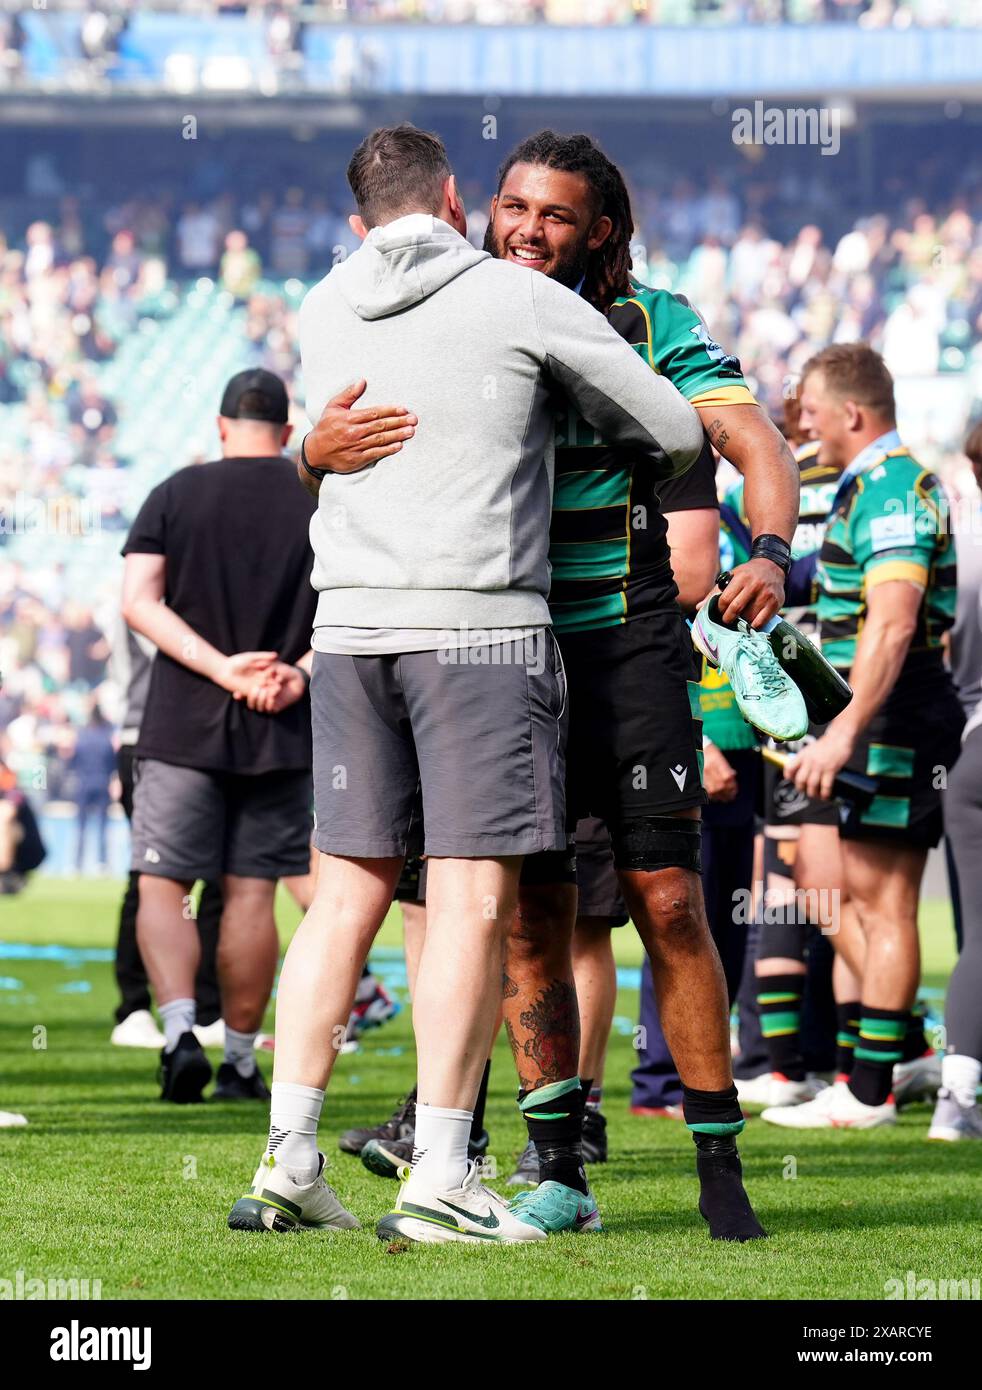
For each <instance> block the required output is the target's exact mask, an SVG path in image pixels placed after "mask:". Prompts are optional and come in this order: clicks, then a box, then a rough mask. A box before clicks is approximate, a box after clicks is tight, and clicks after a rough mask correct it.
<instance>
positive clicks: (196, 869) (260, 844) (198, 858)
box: [132, 758, 312, 882]
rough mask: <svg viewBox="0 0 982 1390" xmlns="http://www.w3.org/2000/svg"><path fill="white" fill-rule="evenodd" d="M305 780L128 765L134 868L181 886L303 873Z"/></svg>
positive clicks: (306, 855) (306, 853)
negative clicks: (223, 878) (192, 882)
mask: <svg viewBox="0 0 982 1390" xmlns="http://www.w3.org/2000/svg"><path fill="white" fill-rule="evenodd" d="M311 797H312V788H311V775H310V773H309V772H262V773H258V774H257V775H256V776H254V777H247V776H242V775H240V774H238V773H232V772H202V771H199V769H198V768H194V767H179V766H178V765H177V764H176V763H161V762H157V761H156V759H153V758H137V759H136V760H135V761H134V764H133V826H132V845H133V870H134V872H135V873H141V874H155V875H157V876H158V877H160V878H173V879H177V880H179V881H181V882H187V881H189V880H194V879H199V878H203V879H207V880H209V881H213V880H215V879H217V878H220V877H221V875H222V874H236V875H237V876H240V877H242V878H289V877H292V876H293V875H294V874H305V873H307V871H308V869H309V868H310V832H311V826H312V816H311Z"/></svg>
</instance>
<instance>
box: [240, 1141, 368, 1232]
mask: <svg viewBox="0 0 982 1390" xmlns="http://www.w3.org/2000/svg"><path fill="white" fill-rule="evenodd" d="M317 1157H318V1159H319V1160H320V1168H319V1169H318V1171H317V1176H316V1178H315V1179H314V1181H313V1182H310V1183H307V1184H306V1185H305V1186H301V1185H300V1184H299V1183H295V1182H294V1181H293V1179H292V1178H291V1177H290V1176H289V1175H288V1174H287V1172H286V1170H285V1169H284V1168H283V1167H282V1166H281V1165H280V1164H278V1163H277V1162H276V1159H275V1158H274V1156H273V1155H272V1154H264V1155H263V1160H262V1162H261V1163H260V1165H259V1167H258V1169H257V1170H256V1176H255V1177H254V1178H253V1180H252V1190H251V1192H248V1193H246V1195H245V1196H244V1197H240V1198H239V1200H238V1201H237V1202H236V1204H235V1206H234V1207H233V1208H232V1210H231V1211H230V1212H229V1217H228V1224H229V1226H230V1227H231V1228H232V1230H233V1231H277V1232H283V1231H295V1230H297V1228H298V1227H300V1228H303V1229H305V1230H314V1231H353V1230H355V1229H356V1228H357V1227H359V1226H360V1225H361V1222H360V1221H359V1220H358V1218H357V1216H352V1214H351V1212H350V1211H346V1210H345V1209H344V1207H343V1206H342V1205H341V1201H340V1199H339V1197H338V1194H337V1193H336V1192H335V1191H334V1188H333V1187H331V1186H330V1185H329V1184H328V1183H326V1182H325V1181H324V1168H325V1166H326V1162H327V1160H326V1159H325V1157H324V1155H323V1154H322V1153H319V1154H318V1155H317Z"/></svg>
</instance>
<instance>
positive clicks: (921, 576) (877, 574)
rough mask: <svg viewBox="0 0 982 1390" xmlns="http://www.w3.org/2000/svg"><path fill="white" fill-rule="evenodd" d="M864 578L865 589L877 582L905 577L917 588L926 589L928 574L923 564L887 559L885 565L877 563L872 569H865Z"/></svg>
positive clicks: (884, 582)
mask: <svg viewBox="0 0 982 1390" xmlns="http://www.w3.org/2000/svg"><path fill="white" fill-rule="evenodd" d="M864 579H865V585H864V587H865V588H866V589H873V588H875V587H876V585H877V584H886V583H888V582H889V581H890V580H891V579H907V580H909V581H910V583H911V584H916V585H917V587H918V588H919V589H926V588H927V585H928V580H929V579H930V574H929V572H928V570H927V568H926V567H925V566H924V565H919V564H917V563H916V561H914V560H888V561H887V563H886V564H885V565H877V566H876V567H875V568H874V569H871V570H867V571H866V574H865V576H864Z"/></svg>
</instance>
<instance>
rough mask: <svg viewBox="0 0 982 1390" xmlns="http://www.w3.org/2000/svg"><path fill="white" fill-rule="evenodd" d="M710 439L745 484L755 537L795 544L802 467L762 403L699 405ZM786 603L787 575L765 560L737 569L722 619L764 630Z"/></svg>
mask: <svg viewBox="0 0 982 1390" xmlns="http://www.w3.org/2000/svg"><path fill="white" fill-rule="evenodd" d="M696 409H697V410H698V413H699V417H700V419H701V420H702V423H703V426H704V428H705V430H706V433H707V435H708V436H709V441H710V443H711V444H712V445H713V448H714V449H716V450H717V451H718V452H719V453H720V454H722V455H723V457H724V458H726V459H729V461H730V463H732V464H733V465H734V467H735V468H738V469H739V470H740V472H741V473H742V474H743V476H744V479H745V480H746V481H745V485H744V495H745V498H746V507H747V517H748V519H749V521H750V528H751V531H752V534H753V536H754V538H755V539H756V537H758V536H764V535H769V536H779V537H780V538H781V540H783V541H787V542H788V543H789V544H790V541H791V537H792V536H793V535H794V528H795V526H796V525H797V523H798V491H799V484H798V478H799V469H798V465H797V464H796V463H795V459H794V455H793V454H792V452H791V450H790V449H789V448H788V445H787V443H786V441H785V440H784V438H783V436H782V435H781V433H780V431H779V430H778V429H777V428H776V427H775V426H774V425H773V424H772V422H771V421H770V420H769V419H768V417H767V415H766V414H765V413H764V411H763V410H762V409H761V408H760V406H759V405H751V404H749V403H744V404H740V405H727V406H722V407H721V406H701V407H700V406H697V407H696ZM783 603H784V571H783V570H782V569H781V567H780V565H778V564H776V563H775V562H774V561H772V560H769V559H767V558H766V557H764V556H754V557H753V558H752V559H750V560H748V561H747V562H746V563H745V564H743V565H737V567H736V568H735V569H734V571H733V578H732V579H731V580H730V583H729V584H728V585H727V587H726V591H725V593H724V594H723V595H722V596H721V598H720V601H719V604H720V610H721V612H722V614H723V616H724V617H725V618H726V619H727V620H728V621H733V619H735V618H736V617H737V616H741V617H743V618H745V619H746V620H747V622H749V623H751V624H752V626H754V627H761V626H762V625H763V624H764V623H766V622H767V620H768V619H769V618H772V617H773V616H774V614H775V613H777V612H778V610H779V609H780V608H781V606H782V605H783Z"/></svg>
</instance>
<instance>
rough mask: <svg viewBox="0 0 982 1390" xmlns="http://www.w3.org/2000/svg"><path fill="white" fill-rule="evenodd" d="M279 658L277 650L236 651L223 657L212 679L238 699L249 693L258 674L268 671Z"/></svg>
mask: <svg viewBox="0 0 982 1390" xmlns="http://www.w3.org/2000/svg"><path fill="white" fill-rule="evenodd" d="M276 658H277V653H276V652H236V653H235V655H234V656H225V657H222V660H221V663H220V665H219V667H218V670H217V671H216V672H215V674H214V676H213V677H212V680H213V681H214V682H215V684H216V685H220V686H221V687H222V689H223V690H227V691H228V692H229V693H230V694H231V695H234V696H235V698H236V699H237V700H239V699H242V698H243V697H244V696H246V695H248V693H249V691H250V690H251V689H252V686H253V683H254V682H255V679H256V677H257V676H260V675H262V674H263V673H264V672H266V671H268V670H269V669H270V667H271V666H272V665H273V664H274V662H275V661H276Z"/></svg>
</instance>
